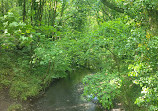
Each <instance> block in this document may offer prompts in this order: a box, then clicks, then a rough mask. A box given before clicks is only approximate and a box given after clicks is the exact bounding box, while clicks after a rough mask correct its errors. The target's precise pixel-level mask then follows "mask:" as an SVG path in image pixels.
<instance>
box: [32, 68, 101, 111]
mask: <svg viewBox="0 0 158 111" xmlns="http://www.w3.org/2000/svg"><path fill="white" fill-rule="evenodd" d="M90 73H91V72H90V71H88V70H78V71H75V72H73V73H72V74H70V77H67V78H64V79H60V80H59V81H56V82H55V83H53V84H52V85H51V86H50V87H49V89H48V90H47V92H46V93H45V95H44V96H43V97H42V98H39V99H38V100H37V101H35V102H34V103H33V104H32V110H34V111H102V109H101V108H100V107H98V106H97V105H95V104H94V103H92V102H88V101H86V100H84V99H83V97H82V96H81V95H82V92H83V86H82V84H81V81H82V79H83V77H84V76H85V75H87V74H90Z"/></svg>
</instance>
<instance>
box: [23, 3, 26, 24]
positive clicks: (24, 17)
mask: <svg viewBox="0 0 158 111" xmlns="http://www.w3.org/2000/svg"><path fill="white" fill-rule="evenodd" d="M25 19H26V0H24V2H23V22H25Z"/></svg>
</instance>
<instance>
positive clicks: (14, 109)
mask: <svg viewBox="0 0 158 111" xmlns="http://www.w3.org/2000/svg"><path fill="white" fill-rule="evenodd" d="M7 111H22V105H21V104H12V105H10V106H9V108H8V110H7Z"/></svg>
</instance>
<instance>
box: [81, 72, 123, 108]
mask: <svg viewBox="0 0 158 111" xmlns="http://www.w3.org/2000/svg"><path fill="white" fill-rule="evenodd" d="M83 84H84V94H83V95H84V96H88V95H92V98H94V97H97V98H98V101H99V103H101V104H102V106H103V107H104V108H107V109H110V108H112V107H113V103H114V99H116V98H117V97H118V95H119V94H120V90H119V88H120V86H121V80H120V79H119V78H118V76H117V74H110V73H105V72H104V73H99V74H91V75H88V76H86V77H85V78H84V79H83ZM89 100H91V99H89Z"/></svg>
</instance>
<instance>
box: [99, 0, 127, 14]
mask: <svg viewBox="0 0 158 111" xmlns="http://www.w3.org/2000/svg"><path fill="white" fill-rule="evenodd" d="M101 2H102V3H103V4H104V5H105V6H107V7H108V8H110V9H113V10H115V11H117V12H120V13H124V12H125V11H124V9H123V8H120V7H117V6H116V5H115V4H112V3H110V2H109V1H107V0H101Z"/></svg>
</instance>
